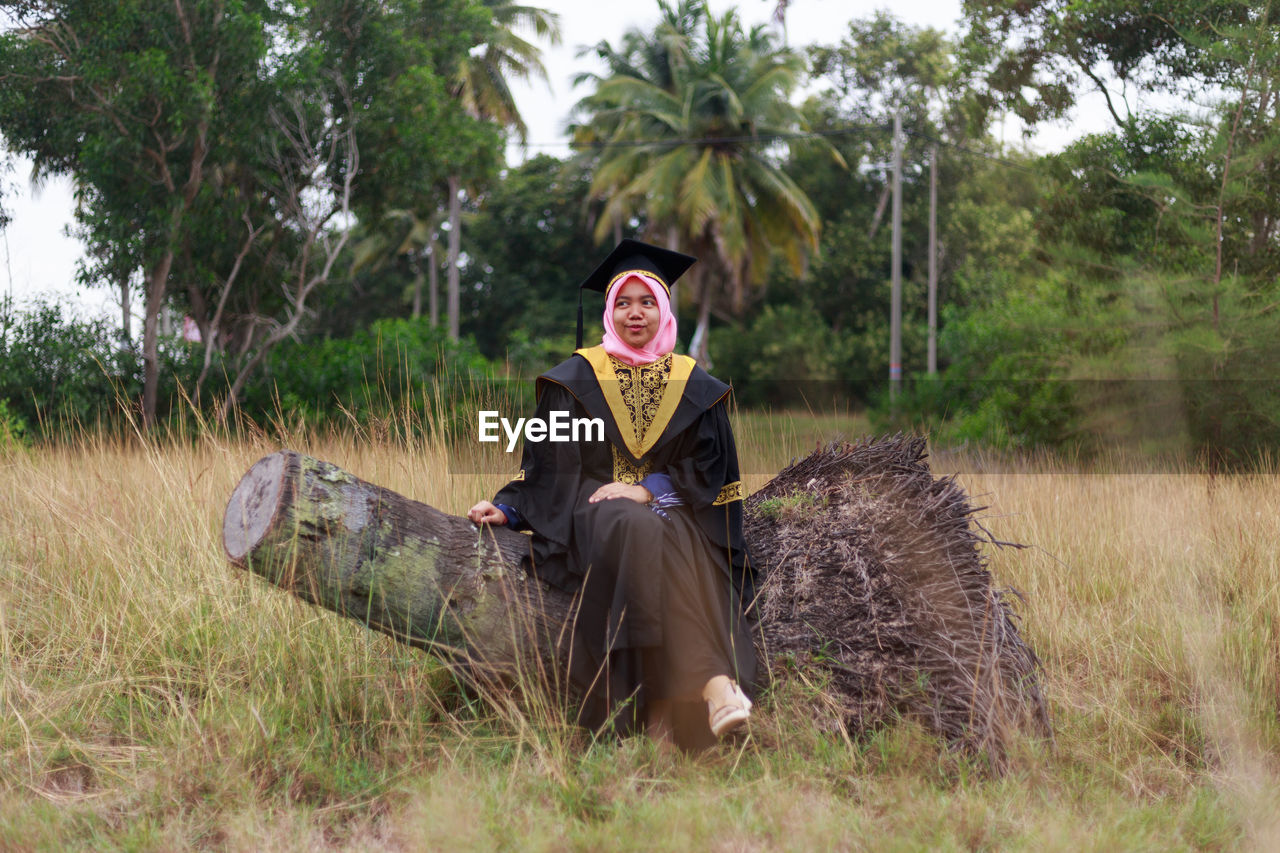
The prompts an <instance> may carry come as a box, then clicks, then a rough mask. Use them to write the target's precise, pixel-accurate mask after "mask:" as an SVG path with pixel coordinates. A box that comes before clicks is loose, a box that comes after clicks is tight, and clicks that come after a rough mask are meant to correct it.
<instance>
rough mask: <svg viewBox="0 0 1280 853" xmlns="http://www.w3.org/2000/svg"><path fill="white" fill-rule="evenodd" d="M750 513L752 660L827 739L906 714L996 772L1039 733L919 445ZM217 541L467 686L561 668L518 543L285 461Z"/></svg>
mask: <svg viewBox="0 0 1280 853" xmlns="http://www.w3.org/2000/svg"><path fill="white" fill-rule="evenodd" d="M744 509H745V532H746V534H747V541H748V543H749V545H750V548H751V552H752V560H753V564H754V565H755V566H756V569H757V572H758V575H759V577H760V579H761V582H760V584H759V588H760V594H761V600H760V603H759V612H760V631H759V634H758V638H757V645H758V651H759V652H760V654H761V658H762V659H763V660H765V661H769V662H771V663H774V662H783V663H785V664H786V665H785V666H781V667H778V666H772V667H770V670H771V672H773V674H774V676H775V677H786V673H787V672H789V671H795V669H796V668H797V667H798V668H801V669H802V670H803V671H804V672H805V673H806V674H809V675H812V674H814V673H817V674H819V675H821V676H822V679H821V680H822V681H823V683H824V684H825V685H826V688H825V689H826V692H827V693H828V694H829V695H830V696H831V698H832V700H833V701H832V702H831V703H830V704H829V706H828V707H829V708H830V709H831V710H829V711H827V712H825V719H821V720H819V722H820V723H821V724H822V725H825V726H828V727H832V728H836V727H838V728H842V729H844V730H846V731H850V732H853V733H855V734H857V733H862V732H866V731H868V730H870V729H872V728H874V727H875V726H877V725H880V724H882V723H883V722H884V721H886V720H887V719H889V718H890V717H892V716H894V715H903V716H908V717H913V718H916V719H919V720H921V721H922V722H924V723H925V724H926V725H927V726H928V727H929V728H930V729H932V730H933V731H935V732H937V733H938V734H940V735H942V736H944V737H946V738H947V739H948V741H949V742H951V743H953V744H955V745H957V746H959V747H962V748H964V749H966V750H968V751H971V752H974V753H980V754H984V755H986V756H988V758H990V759H991V761H992V763H993V764H994V765H995V766H997V767H999V766H1000V765H1002V764H1003V761H1004V756H1005V752H1006V749H1007V746H1008V744H1009V742H1010V739H1011V738H1012V737H1013V735H1014V734H1015V733H1016V732H1017V731H1019V730H1029V731H1034V732H1038V733H1041V734H1044V735H1048V734H1049V731H1050V730H1049V720H1048V715H1047V711H1046V705H1045V702H1044V698H1043V696H1042V694H1041V691H1040V687H1039V661H1038V659H1037V658H1036V656H1035V653H1034V652H1033V651H1032V650H1031V649H1030V647H1029V646H1027V645H1026V643H1025V642H1023V640H1022V639H1021V637H1020V635H1019V633H1018V630H1017V627H1016V622H1015V614H1014V612H1013V610H1012V608H1011V602H1010V599H1009V596H1008V595H1007V594H1006V592H1004V591H1001V590H998V589H996V588H995V587H994V586H993V584H992V580H991V575H990V573H989V572H988V570H987V568H986V558H985V556H984V555H983V553H982V550H981V546H982V545H983V544H984V543H989V542H992V541H993V540H991V538H990V537H989V536H987V535H985V532H984V531H981V528H980V527H979V526H978V525H977V524H976V522H975V521H974V519H973V517H972V516H973V515H974V513H975V509H974V508H973V507H972V505H971V504H970V502H969V500H968V497H967V496H966V495H965V493H964V490H963V489H962V488H961V487H960V486H959V484H958V483H957V482H956V481H955V480H954V478H941V479H938V478H935V477H934V476H933V475H932V473H931V472H930V471H929V468H928V465H927V463H926V462H925V443H924V440H923V439H919V438H910V437H904V436H897V437H894V438H890V439H885V440H881V441H868V442H864V443H861V444H858V445H832V446H830V447H827V448H825V449H822V450H818V451H815V452H814V453H813V454H811V455H810V456H808V457H806V458H805V459H802V460H800V461H799V462H796V463H795V464H793V465H791V466H789V467H788V468H786V469H785V470H783V471H782V472H781V473H780V474H778V476H777V477H775V478H774V479H773V480H771V481H770V482H769V483H768V484H767V485H766V486H765V487H764V488H762V489H761V490H759V491H758V492H756V493H754V494H753V495H751V496H750V497H749V498H748V499H747V502H746V505H745V507H744ZM223 544H224V547H225V549H226V553H227V556H228V557H229V558H230V560H231V562H232V563H233V564H234V565H236V566H239V567H241V568H244V569H247V570H249V571H251V572H253V573H254V574H257V575H259V576H261V577H263V578H265V579H266V580H268V581H270V582H272V583H273V584H276V585H277V586H280V587H282V588H283V589H286V590H288V591H290V592H292V593H294V594H295V595H297V596H298V597H300V598H302V599H304V600H306V601H310V602H312V603H314V604H317V605H320V606H323V607H326V608H328V609H330V610H333V611H335V612H337V613H339V614H341V615H343V616H347V617H349V618H353V619H356V620H358V621H360V622H362V623H363V624H365V625H367V626H368V627H369V628H372V629H374V630H378V631H382V632H385V633H387V634H390V635H391V636H393V637H395V638H396V639H398V640H401V641H403V642H406V643H409V644H412V645H415V646H418V647H421V648H425V649H428V650H431V651H434V652H436V653H440V654H443V655H445V656H447V657H450V658H452V659H458V660H465V661H467V662H468V663H469V665H471V667H472V668H473V670H474V669H480V670H483V671H485V672H487V673H509V672H513V671H515V670H517V669H519V668H520V667H522V666H525V665H527V664H528V663H529V662H530V661H531V660H536V662H537V663H538V664H539V665H540V668H541V669H542V670H543V671H546V669H547V668H549V669H550V671H551V672H553V673H563V672H564V671H565V668H566V655H567V648H568V644H567V642H566V640H567V637H566V633H567V630H568V628H567V626H569V625H570V624H571V622H572V614H573V608H574V601H573V599H572V597H571V596H569V595H567V594H565V593H563V592H561V591H559V590H557V589H555V588H553V587H549V586H547V585H545V584H543V583H541V582H539V581H538V580H536V579H535V578H533V577H530V576H528V575H527V574H526V573H525V571H524V570H523V569H522V568H521V559H522V557H523V555H524V554H526V553H527V550H528V538H527V536H526V535H523V534H519V533H514V532H512V531H510V530H507V529H505V528H492V529H484V530H480V529H477V528H476V527H475V525H473V524H471V523H470V522H469V521H467V520H466V519H465V518H461V517H458V516H451V515H447V514H445V513H442V512H440V511H439V510H436V509H434V508H433V507H430V506H427V505H426V504H422V503H418V502H416V501H412V500H410V499H408V498H405V497H403V496H402V495H399V494H396V493H395V492H392V491H390V490H388V489H385V488H382V487H380V486H376V485H374V484H371V483H367V482H365V481H363V480H360V479H359V478H357V477H355V476H353V475H351V474H349V473H347V472H345V471H342V470H341V469H339V468H337V467H336V466H334V465H332V464H330V463H327V462H323V461H320V460H318V459H314V458H311V457H308V456H304V455H302V454H299V453H295V452H293V451H287V450H286V451H280V452H278V453H274V454H272V455H270V456H267V457H265V458H263V459H261V460H260V461H258V462H257V463H256V464H255V465H254V466H253V467H252V468H251V469H250V470H249V472H248V473H246V474H245V476H244V477H243V478H242V480H241V481H240V483H239V484H238V485H237V486H236V488H235V490H234V491H233V493H232V495H231V499H230V501H229V502H228V505H227V511H226V514H225V517H224V520H223ZM818 713H819V715H820V716H821V715H822V712H818Z"/></svg>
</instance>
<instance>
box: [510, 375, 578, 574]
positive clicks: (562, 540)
mask: <svg viewBox="0 0 1280 853" xmlns="http://www.w3.org/2000/svg"><path fill="white" fill-rule="evenodd" d="M539 392H540V393H539V395H538V405H537V409H536V410H535V412H534V415H533V416H534V417H537V418H542V419H543V420H548V421H549V420H550V418H551V413H552V412H556V411H567V412H569V413H570V417H574V418H585V417H587V414H586V412H585V411H584V410H583V409H582V406H581V405H579V403H578V401H577V400H576V399H575V398H574V396H573V395H572V394H570V393H569V391H568V390H566V389H565V388H564V387H562V386H560V385H557V384H556V383H554V382H543V383H540V387H539ZM592 447H593V443H592V442H576V441H560V442H553V441H540V442H533V441H528V440H526V441H525V442H524V450H523V453H522V456H521V461H520V467H521V470H520V473H519V474H518V475H517V477H516V479H514V480H512V481H511V482H509V483H507V485H505V486H503V487H502V489H500V490H499V491H498V493H497V494H496V495H494V498H493V502H494V503H495V504H498V503H503V504H507V505H508V506H511V507H513V508H514V509H515V510H516V512H518V513H520V517H521V518H522V519H523V520H524V523H525V525H526V526H527V527H528V528H529V529H530V530H532V531H533V532H534V533H535V534H536V535H534V536H533V537H532V541H531V543H530V554H529V560H530V565H529V566H528V567H527V568H528V569H529V570H530V571H531V572H532V573H534V574H536V575H537V576H538V577H539V578H541V579H542V580H544V581H546V582H548V583H550V584H552V585H554V586H557V587H560V588H561V589H564V590H566V591H573V590H574V589H575V588H576V586H577V584H578V580H579V577H578V573H577V572H575V571H574V570H573V567H572V565H571V563H570V560H569V556H568V551H569V548H570V543H571V541H572V538H573V508H574V507H575V506H576V505H577V503H578V501H579V500H580V499H581V493H582V491H583V490H584V488H587V487H590V488H592V489H593V490H594V488H595V487H596V486H598V484H590V483H589V481H588V480H587V479H586V477H585V476H584V473H583V472H584V471H585V470H586V469H587V467H588V466H587V463H586V461H585V460H584V458H583V455H584V452H587V453H589V452H590V451H591V449H592Z"/></svg>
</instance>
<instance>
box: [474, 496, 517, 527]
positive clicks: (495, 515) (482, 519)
mask: <svg viewBox="0 0 1280 853" xmlns="http://www.w3.org/2000/svg"><path fill="white" fill-rule="evenodd" d="M467 518H469V519H471V523H472V524H506V523H507V516H506V515H505V514H504V513H503V512H502V510H500V509H498V508H497V507H496V506H494V505H493V504H491V503H489V502H488V501H480V503H478V504H476V505H475V506H473V507H472V508H471V509H469V510H467Z"/></svg>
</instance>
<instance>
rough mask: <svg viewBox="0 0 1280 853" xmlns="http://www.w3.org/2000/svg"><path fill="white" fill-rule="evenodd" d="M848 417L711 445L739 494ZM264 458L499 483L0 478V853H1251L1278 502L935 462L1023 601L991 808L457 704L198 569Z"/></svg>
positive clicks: (748, 424)
mask: <svg viewBox="0 0 1280 853" xmlns="http://www.w3.org/2000/svg"><path fill="white" fill-rule="evenodd" d="M864 430H865V424H864V423H862V422H859V421H857V420H850V419H842V418H837V417H830V416H829V417H817V416H809V415H805V416H796V417H787V416H775V417H771V418H766V417H760V416H751V417H747V416H744V417H741V418H739V420H738V423H737V431H738V439H739V445H740V450H741V452H742V455H743V468H744V471H746V472H748V486H749V487H751V488H758V487H759V486H760V485H762V484H763V483H764V482H765V481H766V480H767V474H768V472H770V471H776V470H777V469H778V468H779V467H780V466H781V465H783V464H785V463H786V462H787V461H788V460H789V459H791V458H792V457H795V456H797V455H800V454H803V453H805V452H807V451H808V450H809V449H811V448H812V447H813V446H815V445H816V444H817V443H818V442H820V441H824V440H826V439H827V438H830V437H832V436H834V435H836V434H841V435H843V437H846V438H856V437H859V436H860V435H862V433H863V431H864ZM282 445H283V446H289V447H293V448H294V449H298V450H302V451H304V452H308V453H311V454H313V455H316V456H320V457H322V458H325V459H328V460H330V461H332V462H335V463H337V464H338V465H340V466H342V467H344V468H346V469H348V470H350V471H352V472H353V473H355V474H357V475H358V476H360V477H362V478H364V479H366V480H370V481H373V482H376V483H379V484H381V485H384V486H387V487H389V488H391V489H394V490H396V491H398V492H401V493H402V494H405V495H408V496H410V497H412V498H415V499H417V500H421V501H425V502H427V503H430V504H433V505H435V506H437V507H440V508H442V509H445V510H447V511H451V512H455V513H460V512H462V511H463V510H465V508H466V507H467V506H469V505H470V504H471V503H472V502H474V500H476V499H477V498H479V497H482V496H487V495H489V494H491V493H492V492H493V490H494V489H495V488H496V486H497V485H499V484H500V483H501V482H502V481H503V480H504V478H505V476H506V475H508V474H509V473H510V472H509V471H508V470H504V469H503V467H504V465H507V464H509V463H510V462H511V460H509V459H507V460H504V459H501V458H497V457H492V456H491V457H485V458H484V459H479V458H473V457H472V456H467V455H466V454H465V453H464V454H460V453H458V452H451V451H450V450H449V449H448V448H445V447H441V446H437V445H432V444H423V445H421V446H405V445H404V444H403V443H396V442H393V441H389V440H386V439H383V438H379V437H378V436H377V435H374V436H369V435H353V436H347V437H332V438H316V437H314V436H310V435H284V436H277V437H275V438H274V439H272V438H267V437H265V436H264V437H261V438H260V439H258V440H255V441H235V442H231V441H227V440H223V439H220V438H216V437H206V438H203V439H200V440H197V441H195V442H190V441H188V442H185V443H179V442H159V443H154V444H149V445H142V444H130V445H124V444H112V443H108V442H103V441H100V440H96V439H88V438H87V439H84V440H81V441H79V442H75V443H72V444H68V445H64V446H61V447H57V448H45V449H35V450H8V451H0V849H2V850H60V849H82V848H92V849H112V850H114V849H126V850H183V849H230V850H314V849H355V850H427V849H453V848H457V849H500V848H506V849H521V850H523V849H552V850H560V849H586V850H605V849H610V850H611V849H619V850H629V849H667V850H689V849H705V850H772V849H790V850H818V849H849V850H920V849H956V850H970V849H1011V850H1020V849H1033V850H1036V851H1042V850H1070V851H1081V850H1121V849H1122V850H1161V851H1163V850H1176V849H1197V850H1199V849H1208V850H1219V849H1231V850H1234V849H1259V850H1276V849H1280V719H1278V717H1277V714H1278V713H1280V528H1278V526H1277V521H1276V520H1277V517H1280V478H1278V477H1277V475H1276V473H1274V472H1268V473H1261V474H1255V475H1249V476H1236V477H1224V476H1219V477H1214V478H1210V477H1208V476H1205V475H1201V474H1196V473H1177V472H1172V473H1170V472H1164V473H1126V474H1120V473H1106V471H1107V470H1109V469H1116V468H1118V467H1120V466H1102V465H1099V466H1095V467H1094V468H1091V469H1087V470H1084V471H1079V470H1069V469H1068V468H1067V467H1066V466H1065V465H1063V464H1061V463H1055V462H1050V461H1035V462H1033V461H1018V460H1012V461H1010V460H1007V459H1006V460H1003V461H1001V462H1000V463H999V464H996V463H994V462H993V461H991V460H986V459H983V458H981V457H979V456H976V455H971V454H970V455H966V454H963V453H957V454H940V457H939V458H938V459H937V460H935V470H937V471H938V472H939V473H957V475H958V476H959V477H960V479H961V481H962V482H963V484H964V485H965V487H966V489H967V490H968V491H969V493H970V495H972V496H973V497H974V499H975V502H976V503H977V504H978V505H982V506H986V507H987V509H985V510H984V511H983V512H982V513H981V518H982V522H983V524H984V525H985V526H986V527H987V528H988V529H989V530H991V532H992V533H993V534H994V535H995V536H996V537H997V538H999V539H1002V540H1009V541H1015V542H1021V543H1026V544H1028V545H1030V546H1031V547H1029V548H1026V549H1022V550H1016V549H993V550H992V552H991V554H990V557H991V567H992V571H993V572H994V574H995V576H996V578H997V580H998V582H999V583H1001V584H1007V585H1010V586H1013V587H1015V588H1017V589H1018V590H1020V591H1021V592H1022V593H1023V594H1024V595H1025V596H1026V603H1025V605H1024V606H1023V607H1022V613H1023V617H1024V621H1023V630H1024V632H1025V635H1026V636H1027V637H1028V639H1029V640H1030V642H1031V643H1032V645H1033V646H1034V647H1035V649H1036V650H1037V651H1038V652H1039V654H1040V655H1041V657H1042V658H1043V659H1044V662H1045V677H1046V686H1047V692H1048V696H1049V699H1050V701H1051V706H1052V713H1053V717H1054V722H1055V730H1056V740H1055V742H1054V743H1053V744H1046V743H1039V742H1031V741H1028V742H1026V743H1025V744H1022V745H1021V747H1020V749H1019V750H1018V752H1017V755H1016V756H1015V761H1014V765H1013V770H1012V771H1011V772H1010V773H1009V774H1007V775H1005V776H1004V777H1001V778H992V777H990V776H989V775H987V774H985V773H983V772H981V768H980V767H979V766H978V765H976V764H972V763H970V762H968V761H966V760H965V759H962V758H960V757H957V756H955V755H952V754H949V753H948V752H947V751H946V750H945V749H944V748H942V747H941V746H940V745H939V744H938V743H936V742H934V741H933V740H932V739H931V738H930V737H929V736H927V735H926V734H925V733H924V732H923V731H921V730H920V729H918V728H916V727H915V726H913V725H911V724H907V723H902V724H899V725H896V726H894V727H891V728H889V729H887V730H884V731H877V732H873V733H870V734H868V735H866V736H864V737H862V738H860V739H857V740H855V741H854V742H852V743H850V742H846V741H844V740H842V739H840V738H838V737H836V736H834V735H826V734H821V733H819V732H816V731H814V729H813V727H812V726H810V725H808V722H807V721H806V720H805V719H804V718H803V716H802V715H801V714H800V713H799V712H794V711H792V709H793V708H794V707H797V706H798V705H799V703H793V702H790V701H789V696H788V690H790V689H793V688H784V689H783V690H781V691H780V692H779V693H778V694H775V695H771V696H766V697H765V699H764V701H763V702H762V703H760V705H759V706H758V708H759V710H760V712H761V713H760V714H759V715H758V717H757V725H756V727H755V731H754V734H753V735H752V737H751V738H750V739H748V740H746V741H745V742H743V743H741V744H738V745H735V746H723V747H721V748H720V749H718V750H716V751H714V752H712V753H710V754H707V755H703V756H700V757H696V758H689V757H678V756H677V757H672V756H670V755H666V754H663V753H659V752H656V751H654V750H653V749H651V748H650V746H649V745H648V744H647V743H646V742H644V741H643V740H629V741H625V742H621V743H619V742H614V741H604V740H602V741H599V742H592V741H591V739H590V738H588V737H587V736H585V735H584V734H583V733H581V732H579V731H576V730H574V729H572V728H569V727H565V726H563V725H559V724H557V723H556V722H555V721H554V718H553V717H552V716H551V715H548V714H547V713H544V712H542V711H540V710H539V709H537V708H532V709H529V708H525V709H521V708H513V707H510V706H509V705H506V704H503V703H493V702H487V701H483V700H477V699H475V698H474V697H472V696H471V695H470V694H468V693H467V692H466V691H464V690H461V689H459V688H458V687H457V685H455V684H454V683H453V681H452V680H451V677H450V676H449V675H448V674H447V673H446V672H445V671H444V670H443V669H441V668H440V667H439V666H437V665H435V664H434V663H433V661H432V660H431V659H430V658H428V657H427V656H425V655H423V654H422V653H420V652H417V651H413V650H410V649H406V648H403V647H399V646H397V645H396V644H395V643H393V642H391V641H390V640H388V639H386V638H384V637H382V636H378V635H374V634H372V633H370V632H367V631H365V630H363V629H361V628H360V627H359V626H357V625H355V624H354V623H348V622H347V621H345V620H342V619H340V618H338V617H335V616H333V615H331V614H329V613H327V612H323V611H320V610H318V609H316V608H312V607H309V606H307V605H304V604H302V603H300V602H298V601H295V600H293V599H292V598H290V597H289V596H287V595H286V594H284V593H281V592H280V591H278V590H276V589H274V588H269V587H268V586H266V585H265V584H263V583H262V582H260V581H257V580H255V579H253V578H251V577H248V576H246V575H244V574H242V573H239V572H236V571H234V570H232V569H230V568H229V567H228V565H227V564H226V562H225V559H224V557H223V554H222V551H221V547H220V539H219V533H220V525H221V518H222V510H223V507H224V506H225V502H226V500H227V497H228V496H229V495H230V493H231V490H232V489H233V487H234V486H235V484H236V482H237V480H238V479H239V477H240V476H241V474H243V473H244V471H245V470H247V469H248V467H249V466H250V465H251V464H252V463H253V462H254V461H255V460H256V459H258V458H259V457H261V456H262V455H264V454H266V453H270V452H272V451H274V450H277V449H279V447H280V446H282Z"/></svg>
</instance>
